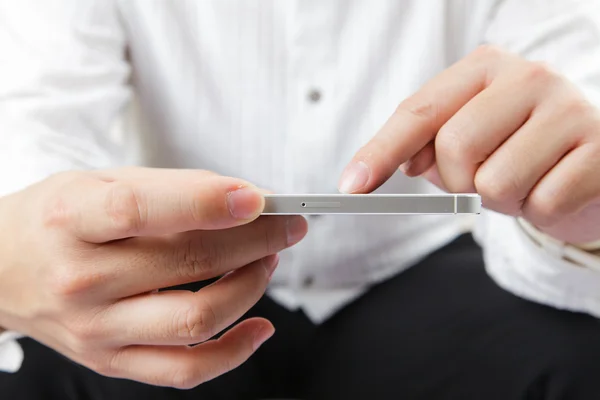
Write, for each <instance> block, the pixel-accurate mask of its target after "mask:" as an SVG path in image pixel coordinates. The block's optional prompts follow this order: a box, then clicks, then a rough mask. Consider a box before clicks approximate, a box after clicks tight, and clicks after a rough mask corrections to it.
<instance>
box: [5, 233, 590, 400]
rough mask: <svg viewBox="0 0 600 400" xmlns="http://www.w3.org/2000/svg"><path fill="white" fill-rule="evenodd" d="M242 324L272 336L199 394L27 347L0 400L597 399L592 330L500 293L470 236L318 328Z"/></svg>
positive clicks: (287, 321)
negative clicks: (112, 375) (271, 330)
mask: <svg viewBox="0 0 600 400" xmlns="http://www.w3.org/2000/svg"><path fill="white" fill-rule="evenodd" d="M281 268H285V266H284V265H282V266H281ZM599 290H600V289H599ZM249 315H253V316H254V315H260V316H264V317H267V318H269V319H270V320H271V321H273V323H274V325H275V327H276V329H277V332H276V334H275V336H274V337H273V338H272V339H271V340H270V341H268V342H267V343H266V344H265V345H263V347H261V348H260V350H259V351H258V352H257V353H256V354H255V355H254V356H253V357H252V358H251V359H250V360H249V361H248V362H247V363H245V364H244V365H242V366H241V367H240V368H238V369H236V370H234V371H232V372H230V373H228V374H226V375H224V376H222V377H220V378H217V379H215V380H213V381H211V382H208V383H206V384H204V385H201V386H199V387H198V388H196V389H192V390H188V391H180V390H175V389H170V388H156V387H151V386H146V385H142V384H139V383H135V382H131V381H127V380H119V379H109V378H105V377H102V376H100V375H97V374H95V373H94V372H91V371H89V370H87V369H86V368H83V367H80V366H78V365H76V364H74V363H72V362H71V361H69V360H67V359H65V358H64V357H62V356H60V355H58V354H57V353H55V352H53V351H52V350H50V349H48V348H46V347H43V346H42V345H40V344H38V343H36V342H35V341H33V340H30V339H24V340H22V341H21V344H22V345H23V346H24V350H25V354H26V359H25V363H24V365H23V368H22V369H21V370H20V372H18V373H17V374H4V373H0V399H6V400H13V399H14V400H17V399H18V400H20V399H27V400H30V399H31V400H34V399H44V400H52V399H60V400H69V399H110V400H116V399H128V400H129V399H160V400H162V399H165V400H177V399H195V400H202V399H265V398H302V399H485V400H492V399H501V400H508V399H548V400H557V399H570V400H575V399H590V400H593V399H594V400H595V399H600V321H598V320H596V319H594V318H592V317H590V316H587V315H583V314H577V313H571V312H566V311H560V310H556V309H553V308H549V307H545V306H541V305H538V304H534V303H531V302H527V301H525V300H522V299H519V298H517V297H515V296H513V295H511V294H509V293H507V292H505V291H503V290H502V289H500V288H499V287H498V286H496V285H495V283H494V282H493V281H491V280H490V278H489V277H488V276H487V275H486V273H485V271H484V268H483V261H482V256H481V251H480V249H479V248H478V247H477V246H476V245H475V243H474V242H473V240H472V238H471V237H470V236H464V237H461V238H459V239H458V240H457V241H455V242H454V243H452V244H451V245H449V246H447V247H446V248H444V249H442V250H440V251H438V252H436V253H434V254H432V255H431V256H430V257H428V258H427V259H425V260H424V261H423V262H422V263H421V264H420V265H418V266H416V267H414V268H412V269H410V270H408V271H406V272H404V273H402V274H400V275H398V276H397V277H395V278H393V279H391V280H389V281H387V282H385V283H383V284H380V285H378V286H376V287H374V288H373V289H372V290H371V291H369V292H368V293H367V294H366V295H364V296H363V297H362V298H360V299H359V300H357V301H355V302H354V303H352V304H350V305H349V306H347V307H346V308H345V309H343V310H342V311H341V312H339V313H338V314H337V315H336V316H335V317H333V318H332V319H330V320H328V321H327V322H326V323H324V324H323V325H321V326H318V327H317V326H314V325H313V324H311V323H310V321H309V320H308V319H307V318H306V316H305V315H304V314H303V313H301V312H289V311H287V310H286V309H284V308H282V307H281V306H279V305H277V304H276V303H274V302H273V301H272V300H270V299H269V298H267V297H265V298H263V299H262V300H261V301H260V302H259V303H258V304H257V305H256V307H254V308H253V309H252V310H251V312H250V313H249Z"/></svg>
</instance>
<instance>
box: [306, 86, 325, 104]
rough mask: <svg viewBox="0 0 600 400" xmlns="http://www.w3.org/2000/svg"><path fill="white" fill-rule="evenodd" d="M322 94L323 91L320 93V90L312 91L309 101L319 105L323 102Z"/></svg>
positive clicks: (309, 94)
mask: <svg viewBox="0 0 600 400" xmlns="http://www.w3.org/2000/svg"><path fill="white" fill-rule="evenodd" d="M321 97H323V96H322V94H321V91H319V90H318V89H312V90H311V91H310V92H308V100H309V101H310V102H311V103H318V102H319V101H320V100H321Z"/></svg>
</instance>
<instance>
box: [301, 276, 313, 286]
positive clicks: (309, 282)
mask: <svg viewBox="0 0 600 400" xmlns="http://www.w3.org/2000/svg"><path fill="white" fill-rule="evenodd" d="M314 283H315V278H314V277H313V276H310V275H309V276H306V277H305V278H304V281H303V282H302V286H304V287H305V288H308V287H311V286H312V285H313V284H314Z"/></svg>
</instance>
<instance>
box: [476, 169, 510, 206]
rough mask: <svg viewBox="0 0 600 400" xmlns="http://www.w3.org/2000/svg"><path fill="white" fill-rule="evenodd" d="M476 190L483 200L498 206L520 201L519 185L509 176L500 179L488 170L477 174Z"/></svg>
mask: <svg viewBox="0 0 600 400" xmlns="http://www.w3.org/2000/svg"><path fill="white" fill-rule="evenodd" d="M474 182H475V188H476V189H477V193H479V194H480V195H481V197H482V198H484V199H487V200H489V201H491V202H493V203H496V204H502V203H509V202H513V201H516V200H519V199H518V197H519V196H518V183H517V182H516V180H515V179H511V178H510V177H509V174H507V175H505V176H504V177H498V176H496V175H495V174H492V173H490V172H487V170H483V171H481V170H480V171H478V172H477V173H476V174H475V181H474Z"/></svg>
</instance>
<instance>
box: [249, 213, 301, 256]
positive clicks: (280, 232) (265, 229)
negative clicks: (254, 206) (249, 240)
mask: <svg viewBox="0 0 600 400" xmlns="http://www.w3.org/2000/svg"><path fill="white" fill-rule="evenodd" d="M289 218H293V217H289ZM289 218H277V217H271V216H269V217H263V218H261V220H260V222H261V223H260V224H255V226H257V229H258V230H259V232H257V236H258V237H260V238H262V241H261V243H262V246H263V248H264V251H265V254H274V253H277V252H279V251H281V250H282V249H283V248H285V247H286V246H287V242H288V239H287V229H288V223H289Z"/></svg>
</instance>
